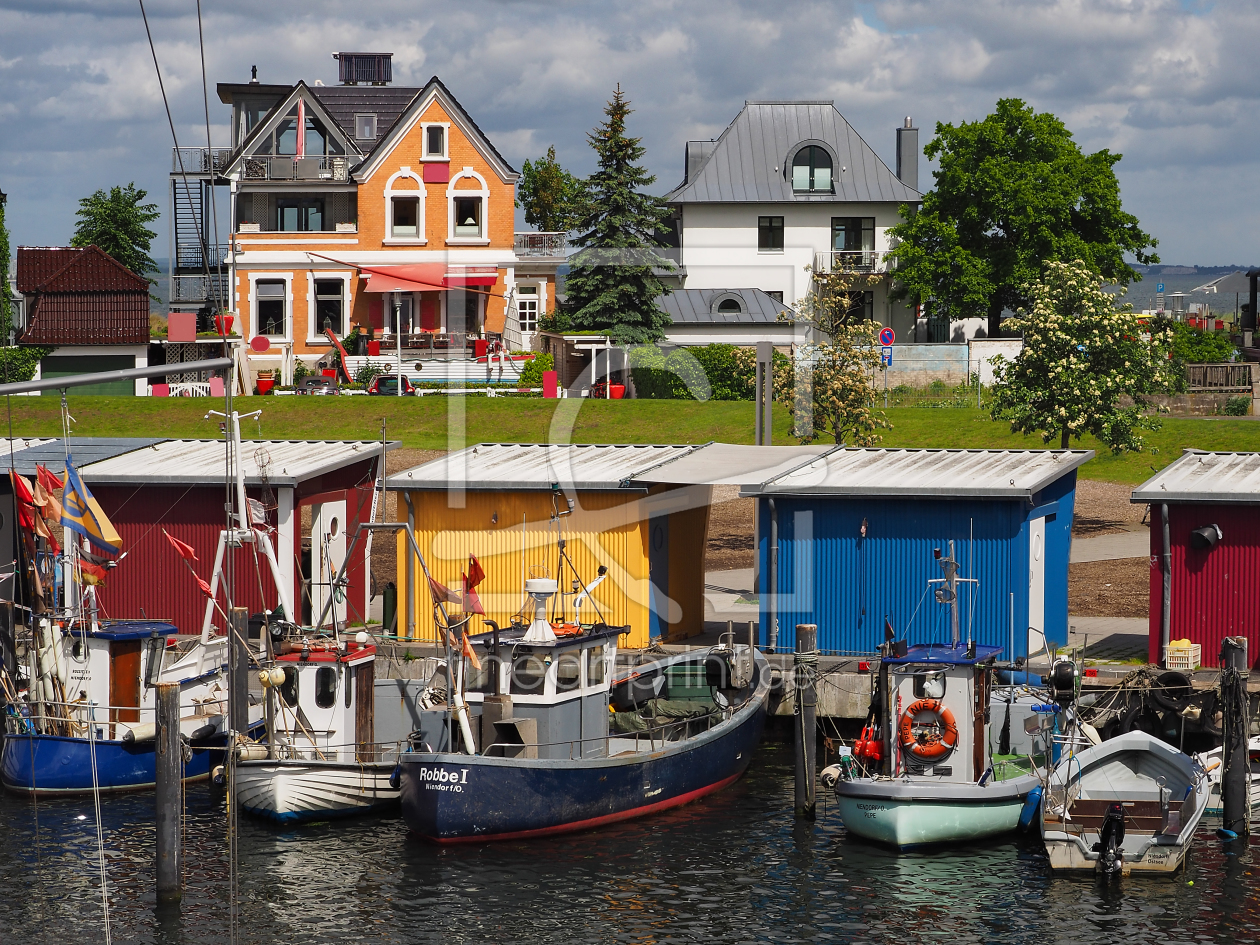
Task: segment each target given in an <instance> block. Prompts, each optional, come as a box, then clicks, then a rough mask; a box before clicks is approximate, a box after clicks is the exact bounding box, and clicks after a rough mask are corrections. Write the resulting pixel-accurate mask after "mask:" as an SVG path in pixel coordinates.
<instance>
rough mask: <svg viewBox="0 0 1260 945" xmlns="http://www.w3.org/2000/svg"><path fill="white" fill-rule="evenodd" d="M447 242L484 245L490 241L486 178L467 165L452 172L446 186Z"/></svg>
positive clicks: (488, 194)
mask: <svg viewBox="0 0 1260 945" xmlns="http://www.w3.org/2000/svg"><path fill="white" fill-rule="evenodd" d="M446 202H447V214H448V221H449V222H448V224H447V237H446V241H447V242H448V243H454V244H459V243H463V244H466V245H473V246H484V245H486V244H487V243H489V242H490V238H489V228H488V226H487V220H488V212H489V209H490V208H489V203H490V188H489V186H488V185H487V184H486V179H485V178H484V177H482V176H481V175H480V174H478V173H477V172H476V171H474V170H473V169H472V168H471V167H466V168H464V169H463V170H462V171H460V172H459V173H458V174H452V175H451V182H450V186H448V187H447V188H446Z"/></svg>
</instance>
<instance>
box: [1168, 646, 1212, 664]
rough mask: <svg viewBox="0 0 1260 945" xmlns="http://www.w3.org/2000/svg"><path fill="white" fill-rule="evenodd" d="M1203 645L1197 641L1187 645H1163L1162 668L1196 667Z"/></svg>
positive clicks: (1200, 657) (1201, 654)
mask: <svg viewBox="0 0 1260 945" xmlns="http://www.w3.org/2000/svg"><path fill="white" fill-rule="evenodd" d="M1202 656H1203V647H1202V646H1200V645H1199V644H1198V643H1192V644H1190V645H1189V646H1166V647H1164V669H1198V668H1199V663H1200V660H1201V659H1202Z"/></svg>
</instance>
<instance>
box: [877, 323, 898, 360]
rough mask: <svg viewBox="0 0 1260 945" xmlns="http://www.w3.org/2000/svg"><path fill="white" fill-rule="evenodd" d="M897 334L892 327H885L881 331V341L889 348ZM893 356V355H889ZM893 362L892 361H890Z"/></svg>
mask: <svg viewBox="0 0 1260 945" xmlns="http://www.w3.org/2000/svg"><path fill="white" fill-rule="evenodd" d="M896 337H897V335H896V333H895V332H893V330H892V329H891V328H884V329H881V330H880V333H879V343H880V344H881V345H883V346H884V347H885V348H887V347H888V346H889V345H890V344H892V343H893V341H894V340H895V339H896ZM888 356H889V357H891V355H888ZM890 363H891V362H890Z"/></svg>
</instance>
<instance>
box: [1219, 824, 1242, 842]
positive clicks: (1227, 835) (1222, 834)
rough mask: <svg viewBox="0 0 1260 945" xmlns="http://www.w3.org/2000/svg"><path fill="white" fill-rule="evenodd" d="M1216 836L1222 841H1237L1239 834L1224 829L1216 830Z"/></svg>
mask: <svg viewBox="0 0 1260 945" xmlns="http://www.w3.org/2000/svg"><path fill="white" fill-rule="evenodd" d="M1216 835H1217V836H1218V837H1219V838H1220V839H1222V840H1237V839H1238V834H1236V833H1234V831H1232V830H1226V829H1225V828H1224V827H1217V828H1216Z"/></svg>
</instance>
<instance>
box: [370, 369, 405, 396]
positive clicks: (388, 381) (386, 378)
mask: <svg viewBox="0 0 1260 945" xmlns="http://www.w3.org/2000/svg"><path fill="white" fill-rule="evenodd" d="M402 384H403V388H402V392H403V394H404V395H406V394H415V392H416V389H415V387H413V386H412V384H411V381H410V380H408V379H407V375H406V374H404V375H403V379H402ZM367 392H368V393H369V394H380V395H382V396H386V397H397V396H398V376H397V375H395V374H378V375H376V377H374V378H372V381H371V383H369V384H368V387H367Z"/></svg>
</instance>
